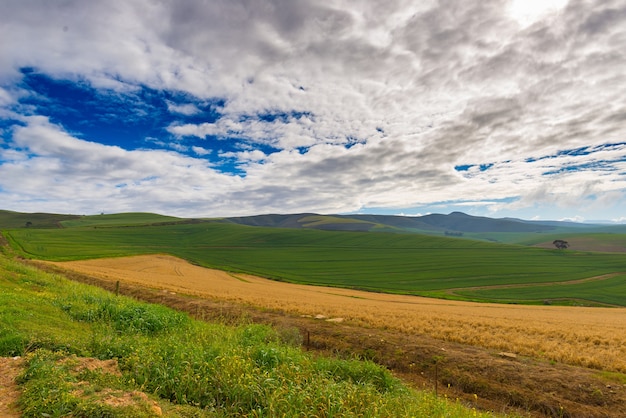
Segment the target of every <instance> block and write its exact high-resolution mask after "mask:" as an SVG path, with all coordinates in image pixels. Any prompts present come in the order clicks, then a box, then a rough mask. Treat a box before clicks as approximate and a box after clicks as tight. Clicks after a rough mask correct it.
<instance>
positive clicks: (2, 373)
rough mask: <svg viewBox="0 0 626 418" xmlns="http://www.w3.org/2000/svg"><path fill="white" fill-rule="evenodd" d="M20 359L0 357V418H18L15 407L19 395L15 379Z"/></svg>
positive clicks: (19, 368) (19, 370) (19, 367)
mask: <svg viewBox="0 0 626 418" xmlns="http://www.w3.org/2000/svg"><path fill="white" fill-rule="evenodd" d="M21 363H22V362H21V358H19V357H17V358H12V357H0V417H3V418H14V417H15V418H19V417H20V416H21V415H20V413H19V412H18V410H17V407H16V406H15V402H17V400H18V397H19V395H20V391H19V388H18V386H17V383H15V379H16V378H17V376H18V375H19V373H20V372H21Z"/></svg>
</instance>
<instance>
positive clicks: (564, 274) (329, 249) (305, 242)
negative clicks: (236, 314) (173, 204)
mask: <svg viewBox="0 0 626 418" xmlns="http://www.w3.org/2000/svg"><path fill="white" fill-rule="evenodd" d="M138 219H140V220H141V219H144V221H142V222H144V223H137V222H138V220H137V217H136V216H135V218H132V219H131V218H128V219H123V218H120V217H119V216H118V217H117V218H113V219H112V218H111V217H110V216H103V217H101V218H98V217H87V219H82V220H70V221H66V222H65V224H66V225H65V226H66V227H65V228H63V229H29V228H21V229H11V230H8V231H7V232H6V233H5V235H6V236H7V238H8V239H9V241H10V242H11V243H12V245H13V247H14V248H15V249H16V250H17V251H19V252H20V253H21V254H23V255H24V256H26V257H30V258H38V259H45V260H53V261H63V260H78V259H88V258H101V257H117V256H125V255H140V254H154V253H166V254H171V255H174V256H177V257H180V258H183V259H185V260H188V261H190V262H192V263H194V264H197V265H200V266H203V267H209V268H217V269H221V270H226V271H233V272H240V273H249V274H254V275H258V276H262V277H266V278H271V279H275V280H281V281H288V282H293V283H301V284H313V285H323V286H333V287H345V288H352V289H361V290H369V291H376V292H387V293H397V294H410V295H420V296H431V297H439V298H454V299H464V300H476V301H484V302H488V301H497V302H507V303H527V304H541V303H543V302H544V301H545V300H546V299H551V300H552V302H551V303H554V304H564V305H571V304H582V305H621V306H624V305H626V299H623V298H617V297H615V291H616V290H618V291H619V290H621V288H622V286H623V285H622V284H621V283H622V282H623V280H622V279H620V278H619V275H618V276H616V277H615V278H613V279H611V280H597V281H593V282H589V283H587V284H585V285H583V286H580V285H575V286H573V287H572V286H561V287H559V288H554V287H549V286H545V284H548V283H551V284H554V283H560V282H571V281H573V280H582V279H589V278H593V277H598V276H602V275H607V274H619V273H623V272H624V271H626V254H625V253H619V252H595V251H573V250H572V251H570V250H567V251H560V250H556V249H554V248H537V247H529V246H521V245H505V244H498V243H490V242H485V241H477V240H468V239H455V238H447V237H440V236H428V235H418V234H397V233H384V232H366V233H363V232H345V231H318V230H295V229H284V228H267V227H251V226H242V225H234V224H229V223H220V222H198V223H189V222H186V223H185V222H182V221H176V219H174V220H172V219H167V218H166V219H161V222H154V221H155V219H151V220H150V222H149V223H146V222H145V217H143V218H142V217H139V218H138ZM133 221H134V222H135V223H133ZM594 239H596V240H598V239H600V238H598V236H597V235H595V236H594ZM612 239H613V240H614V242H613V244H612V245H618V244H619V242H621V241H619V240H620V239H621V240H623V236H622V235H619V234H618V235H616V236H613V237H612ZM615 243H618V244H615ZM502 285H523V286H525V287H524V291H523V292H520V290H519V288H516V287H511V288H500V289H493V290H489V287H490V286H502ZM464 288H465V289H469V290H470V291H467V292H465V291H459V289H464ZM476 288H481V289H480V290H476ZM449 289H455V291H454V292H449V291H448V290H449ZM570 289H571V290H572V292H568V290H570ZM557 290H558V291H557Z"/></svg>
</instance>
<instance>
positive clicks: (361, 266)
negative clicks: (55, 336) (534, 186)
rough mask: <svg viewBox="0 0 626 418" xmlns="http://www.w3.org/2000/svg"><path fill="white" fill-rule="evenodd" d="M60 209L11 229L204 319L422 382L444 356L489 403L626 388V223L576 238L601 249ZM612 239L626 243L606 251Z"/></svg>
mask: <svg viewBox="0 0 626 418" xmlns="http://www.w3.org/2000/svg"><path fill="white" fill-rule="evenodd" d="M19 220H20V222H21V221H23V218H19ZM58 223H60V225H61V226H63V228H58V227H36V228H35V227H23V226H22V227H19V226H15V225H14V226H13V227H12V228H7V229H5V230H3V235H4V237H5V238H6V241H7V243H8V244H10V245H11V248H12V249H11V251H12V252H14V253H16V254H18V255H20V256H22V257H25V258H28V259H31V260H33V261H31V262H30V263H35V264H36V265H37V266H41V268H44V269H53V270H54V269H57V270H54V271H57V272H60V273H62V274H63V275H68V277H74V278H75V280H80V281H85V282H87V283H93V284H97V285H99V286H102V287H104V288H107V289H109V290H113V289H114V288H115V286H116V283H120V284H121V292H122V293H123V294H128V295H132V296H133V297H135V298H139V299H144V300H149V301H152V302H158V303H162V304H166V305H169V306H172V307H174V308H176V309H178V310H184V311H187V312H189V313H190V314H192V315H194V316H196V317H201V318H205V316H206V317H209V318H218V319H220V320H222V319H224V318H231V316H232V317H233V318H237V317H238V315H243V316H244V317H249V318H254V321H255V322H263V323H266V322H270V323H273V324H278V325H279V326H281V327H285V329H289V327H294V326H295V327H296V328H297V329H299V330H300V331H299V334H300V335H307V338H308V333H309V332H310V333H311V341H310V343H309V342H308V340H307V347H309V346H310V347H312V348H316V349H320V350H322V351H323V352H330V353H333V354H339V355H340V356H342V355H350V356H353V355H356V356H358V357H359V358H368V359H374V360H375V361H376V362H378V363H381V364H384V365H386V366H388V367H390V368H391V369H392V370H394V371H395V372H396V373H398V374H400V375H402V376H403V378H406V379H408V380H409V381H413V382H414V383H415V384H416V385H424V384H426V385H429V384H430V382H432V381H433V380H437V378H436V374H435V375H434V376H433V361H436V362H441V367H442V369H441V372H442V373H443V375H440V377H439V379H438V380H439V381H441V383H443V384H447V385H450V387H448V388H447V390H449V391H450V392H449V393H450V395H451V396H458V397H461V398H463V399H465V400H466V401H470V402H471V401H472V399H473V396H478V399H476V402H478V403H480V404H481V405H482V406H483V407H485V408H490V409H491V408H495V409H494V410H496V409H501V410H503V411H504V410H505V409H504V408H505V406H517V407H521V408H522V409H524V410H527V411H531V412H532V413H535V412H537V413H539V414H545V415H549V416H559V414H561V415H562V416H605V415H606V414H607V413H609V414H610V413H611V412H613V413H614V412H615V411H621V410H620V409H619V408H621V407H622V406H623V404H624V402H626V392H624V391H623V389H625V388H624V384H626V363H624V360H623V359H624V358H626V351H624V347H626V341H624V335H626V328H625V325H624V324H626V321H624V309H623V308H619V307H618V308H616V307H614V306H616V305H618V306H624V305H625V301H624V300H623V298H621V297H620V295H621V294H624V290H625V289H624V280H626V277H625V276H626V273H625V271H626V254H624V253H622V252H620V251H619V249H620V248H621V246H623V242H624V237H623V235H621V234H613V235H611V239H610V240H604V237H605V235H604V233H598V232H594V233H593V234H587V237H586V238H587V240H586V241H585V234H580V233H579V234H578V235H571V236H564V237H566V238H567V239H568V240H570V241H572V242H575V243H580V242H583V243H584V242H586V244H585V245H588V246H589V250H585V251H578V250H565V251H563V250H557V249H554V248H549V247H547V246H546V247H545V248H541V247H538V246H535V244H541V243H542V242H544V241H545V240H546V237H549V235H545V234H540V235H541V236H537V237H531V234H526V235H524V236H525V238H524V236H522V235H519V236H517V238H516V239H518V240H522V239H527V240H529V242H528V244H529V245H511V244H501V243H494V242H487V241H484V240H470V239H466V238H450V237H444V236H436V235H418V234H408V233H386V232H345V231H334V230H306V229H299V230H298V229H289V228H273V227H254V226H244V225H238V224H232V223H229V222H225V221H222V220H211V221H206V220H183V219H178V218H167V217H160V216H155V215H151V214H132V215H110V216H109V215H106V216H95V217H82V218H72V219H66V220H60V221H58ZM531 238H533V239H531ZM533 240H534V241H533ZM577 240H579V241H577ZM530 241H533V242H530ZM603 243H604V244H606V245H608V246H609V247H610V249H614V250H615V251H614V252H608V251H592V250H594V249H598V248H603V249H604V250H606V249H607V248H609V247H602V245H604V244H603ZM531 244H532V245H531ZM601 244H602V245H601ZM39 260H44V261H39ZM13 268H15V267H13ZM17 270H19V269H17ZM12 274H13V273H11V275H12ZM310 285H314V286H310ZM422 296H435V297H436V298H437V299H433V298H424V297H422ZM450 299H457V300H450ZM470 301H481V302H483V303H480V304H476V303H473V302H470ZM487 302H498V303H487ZM525 305H526V306H525ZM527 305H535V306H527ZM551 305H552V306H551ZM554 305H575V306H554ZM581 305H582V306H581ZM590 306H594V307H590ZM603 306H605V307H603ZM608 306H611V307H608ZM234 312H240V313H239V314H235V313H234ZM207 315H208V316H207ZM314 318H322V319H324V320H321V319H320V320H316V319H314ZM76 326H79V325H78V324H72V327H76ZM64 338H66V337H64ZM498 353H501V354H502V355H503V356H505V357H501V354H498ZM490 402H491V403H490ZM493 402H495V403H493ZM563 408H564V409H563ZM616 408H617V409H616ZM581 411H584V413H581ZM576 413H579V415H576ZM596 414H597V415H596Z"/></svg>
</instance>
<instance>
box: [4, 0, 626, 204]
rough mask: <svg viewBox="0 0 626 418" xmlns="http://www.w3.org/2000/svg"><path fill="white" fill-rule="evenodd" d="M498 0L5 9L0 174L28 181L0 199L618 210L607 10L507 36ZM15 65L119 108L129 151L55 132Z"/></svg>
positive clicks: (624, 156)
mask: <svg viewBox="0 0 626 418" xmlns="http://www.w3.org/2000/svg"><path fill="white" fill-rule="evenodd" d="M526 3H527V2H526ZM526 3H525V4H526ZM510 4H511V3H510V2H508V1H504V0H493V1H487V2H459V1H453V0H441V1H438V2H435V1H432V2H418V3H415V2H407V1H401V0H394V1H389V2H385V3H384V4H383V3H378V2H367V1H363V2H357V3H353V2H334V3H328V2H319V1H313V0H310V1H299V2H289V1H279V0H273V1H271V0H260V1H255V2H246V1H239V0H215V1H211V2H202V1H195V0H192V1H186V2H183V3H181V2H175V1H170V0H164V1H160V2H152V1H148V0H133V1H121V0H111V1H108V2H106V3H98V2H79V1H67V2H63V3H54V4H52V3H48V2H37V1H34V0H27V1H23V0H20V1H18V0H7V1H4V2H2V4H0V37H1V38H2V39H5V40H7V42H4V43H3V44H2V46H0V58H1V61H0V62H2V64H1V65H0V118H2V119H3V120H4V123H3V124H0V129H2V131H1V132H2V141H3V143H2V144H0V145H2V148H0V149H1V152H2V159H0V172H1V173H2V174H3V176H2V178H3V179H7V178H11V179H13V178H18V177H16V176H22V177H24V176H26V173H28V172H30V175H29V176H28V177H29V178H28V179H26V178H25V179H21V177H20V180H19V182H9V181H8V180H4V181H2V180H0V182H2V186H1V187H2V190H3V191H5V192H6V193H10V196H11V197H10V199H12V200H11V202H13V203H12V204H13V207H15V208H19V207H22V206H21V205H28V207H32V208H34V207H36V203H35V202H36V198H35V196H36V194H37V191H38V188H39V189H40V190H39V193H42V194H45V195H46V196H47V197H46V199H48V200H49V201H50V202H57V203H55V204H57V205H63V204H65V203H63V202H64V201H63V200H62V199H61V197H60V196H61V195H62V192H69V190H71V188H72V187H73V188H75V189H77V190H81V191H84V193H85V196H89V197H88V198H86V201H88V202H89V205H90V206H99V205H100V206H101V205H102V204H103V203H99V202H118V201H119V202H123V203H119V204H118V205H119V206H120V207H121V208H122V207H123V208H133V209H134V210H136V209H141V210H148V208H141V207H140V206H141V205H143V204H146V205H150V206H151V207H152V208H155V209H156V210H158V211H161V212H164V211H168V212H169V213H172V212H176V213H181V214H182V213H188V212H189V213H192V212H193V213H194V214H198V213H200V214H201V212H204V214H205V215H211V214H215V213H220V214H230V213H233V214H234V213H235V212H236V213H240V214H244V213H247V214H250V213H259V212H270V211H280V212H290V211H322V212H325V211H344V212H347V211H358V210H362V209H363V208H370V207H378V208H398V209H399V210H400V209H404V208H406V210H404V212H407V213H409V212H411V210H410V208H413V207H417V206H420V205H427V204H437V203H438V202H467V203H466V204H469V202H495V203H494V204H490V205H489V206H488V207H489V210H490V211H493V212H494V213H498V211H505V210H509V211H513V210H520V209H523V208H535V207H548V206H553V207H558V208H565V207H568V208H572V210H581V211H582V210H583V209H582V208H583V207H584V208H593V210H595V211H597V212H598V213H602V211H603V210H602V209H601V207H600V206H601V204H600V202H602V204H608V205H611V207H612V208H613V210H614V211H617V210H618V208H619V206H620V205H621V204H623V203H625V202H624V193H623V191H624V190H625V189H626V187H625V186H626V185H625V184H624V178H625V176H624V174H625V173H626V167H625V166H624V161H626V153H625V152H624V147H623V145H620V144H623V142H624V137H625V134H626V125H625V124H624V116H623V115H624V114H626V74H625V73H624V72H623V70H622V69H623V68H626V56H625V55H624V54H623V52H622V51H623V50H626V36H625V33H626V25H624V22H625V21H626V11H625V10H626V9H625V8H624V5H623V2H621V1H618V0H608V1H591V0H589V1H587V0H585V1H583V0H571V1H569V2H568V3H567V4H566V5H565V4H563V5H561V6H560V7H559V8H558V10H553V11H551V12H550V13H539V14H536V15H535V16H534V17H533V21H532V22H530V23H529V22H526V23H524V24H522V25H520V24H518V23H517V22H516V21H515V17H514V16H511V10H510ZM526 6H528V4H526ZM24 68H31V69H35V70H36V71H37V72H39V73H41V74H45V75H46V76H48V77H50V78H51V79H54V80H64V81H67V83H71V84H73V85H76V86H87V87H88V88H89V89H93V90H95V91H97V92H98V94H99V97H101V98H102V100H103V102H105V101H106V102H107V103H109V104H110V105H111V106H112V107H113V108H114V109H115V108H117V110H118V111H117V112H114V111H111V112H103V114H102V118H105V117H107V116H108V117H111V118H112V119H111V120H112V121H113V122H114V124H115V125H116V126H120V127H128V126H135V127H136V126H140V127H141V128H142V129H137V135H140V136H141V138H139V139H137V140H136V141H135V143H133V146H129V145H128V144H123V143H121V142H117V143H116V142H115V135H113V134H111V135H110V136H109V137H107V140H108V141H109V142H107V143H108V144H109V145H110V144H116V145H117V146H105V145H104V144H101V143H98V142H105V141H104V140H103V139H102V138H101V136H102V131H98V130H97V129H96V128H97V127H96V128H94V130H93V131H89V130H88V129H86V128H84V127H85V126H86V125H88V123H90V121H87V120H84V121H83V122H82V125H79V124H77V125H76V126H72V127H71V128H68V127H67V126H65V124H64V122H63V121H62V120H61V119H60V118H61V116H58V118H55V117H53V116H51V114H48V113H45V112H44V108H45V107H44V106H42V105H41V103H39V102H37V101H36V100H35V99H34V98H32V97H31V99H30V101H29V100H26V99H24V97H25V96H24V95H25V94H26V95H27V94H28V91H24V88H25V87H24V86H22V87H20V82H22V81H23V80H24V77H25V75H24V73H23V71H24ZM38 99H39V100H46V99H49V97H44V95H42V96H41V97H39V98H38ZM157 102H158V103H160V105H159V106H161V107H159V106H157V104H156V103H157ZM207 109H210V112H209V111H207ZM67 112H68V113H69V110H68V111H67ZM159 112H161V113H159ZM68 117H69V116H68ZM118 121H119V123H117V122H118ZM136 121H143V123H144V124H143V125H140V124H138V123H137V122H136ZM147 121H149V122H150V123H149V124H151V125H150V129H148V128H145V129H143V128H144V127H145V126H148V125H149V124H148V122H147ZM100 122H102V121H100ZM93 123H94V124H95V123H96V122H93ZM133 123H134V124H135V125H133ZM83 128H84V129H83ZM127 131H128V129H127ZM144 131H145V132H144ZM116 132H118V133H119V131H116ZM147 137H148V138H152V139H148V141H146V140H145V139H146V138H147ZM120 141H121V140H120ZM137 144H142V145H141V146H150V147H153V148H161V149H153V150H148V149H139V148H140V147H139V146H138V145H137ZM580 149H585V150H587V151H585V152H580V153H578V154H576V153H574V154H567V151H571V150H580ZM455 167H457V169H455ZM458 167H466V169H465V170H459V169H458ZM7 176H10V177H7ZM13 183H15V184H16V185H13ZM17 184H19V187H18V186H17ZM48 184H49V185H50V186H49V187H48V186H47V185H48ZM120 184H123V185H125V186H123V187H122V186H119V187H116V185H120ZM131 189H132V192H131ZM73 195H77V194H76V193H73ZM2 196H3V197H4V195H2ZM99 196H100V197H99ZM133 196H136V197H135V198H134V199H135V200H133ZM168 197H169V198H170V199H168ZM26 202H28V203H26ZM51 205H52V203H51ZM484 205H485V203H483V206H484ZM84 206H85V205H83V206H81V208H84ZM476 206H477V204H476V205H474V207H476ZM62 207H63V208H66V209H67V210H69V211H71V212H73V211H74V210H73V209H71V203H69V202H68V203H67V204H66V206H62ZM83 210H84V209H83ZM98 210H100V209H98ZM585 210H586V209H585ZM589 210H592V209H589Z"/></svg>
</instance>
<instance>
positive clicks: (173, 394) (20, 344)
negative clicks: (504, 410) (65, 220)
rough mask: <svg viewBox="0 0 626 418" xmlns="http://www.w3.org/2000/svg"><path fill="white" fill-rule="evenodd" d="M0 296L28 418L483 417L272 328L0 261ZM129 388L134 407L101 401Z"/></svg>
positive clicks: (0, 344) (3, 334)
mask: <svg viewBox="0 0 626 418" xmlns="http://www.w3.org/2000/svg"><path fill="white" fill-rule="evenodd" d="M0 290H1V293H0V295H1V297H2V298H3V300H2V301H3V303H2V304H1V305H0V307H1V308H0V324H1V325H0V327H1V328H0V355H3V356H7V355H11V356H14V355H22V356H25V358H26V362H25V364H26V366H25V371H24V373H23V374H22V376H21V378H20V384H21V385H22V387H23V389H24V393H23V395H22V398H21V401H20V405H21V408H22V411H23V414H24V416H26V417H35V416H37V417H40V416H55V417H56V416H58V417H60V416H67V415H72V416H90V417H92V416H93V417H122V416H139V417H141V416H153V415H155V414H157V412H156V411H155V409H154V407H153V404H152V403H151V402H158V404H159V405H160V408H161V409H160V411H162V412H163V414H164V415H165V416H210V417H227V416H241V417H277V416H288V417H298V416H300V417H311V416H318V417H397V416H403V417H404V416H406V417H408V416H419V417H423V416H454V417H457V416H458V417H465V416H490V415H489V414H482V413H480V414H479V413H477V412H476V411H475V410H471V409H468V408H466V407H464V406H463V405H460V404H458V403H455V402H449V401H446V400H443V399H437V398H435V397H434V396H433V395H432V394H430V393H427V392H415V391H412V390H410V389H408V388H407V387H406V386H404V385H403V384H402V383H401V382H400V381H399V380H398V379H396V378H394V377H393V376H392V375H391V374H390V373H389V372H388V371H387V370H386V369H384V368H381V367H380V366H377V365H376V364H374V363H372V362H368V361H359V360H357V359H335V358H318V357H315V356H312V355H310V354H309V353H307V352H303V351H302V350H300V347H298V346H296V345H293V344H289V343H288V342H287V341H286V340H291V341H293V340H294V339H293V338H285V336H283V335H281V334H280V333H279V332H277V331H276V330H275V329H273V328H271V327H269V326H262V325H252V324H249V323H245V322H243V323H241V324H239V325H237V326H226V325H224V324H218V323H212V324H208V323H203V322H198V321H194V320H192V319H191V318H189V317H188V316H187V315H185V314H182V313H179V312H175V311H172V310H170V309H167V308H164V307H162V306H159V305H149V304H144V303H139V302H137V301H135V300H132V299H129V298H126V297H116V296H114V295H112V294H110V293H107V292H105V291H103V290H101V289H96V288H91V287H88V286H85V285H80V284H77V283H73V282H70V281H68V280H66V279H64V278H63V277H61V276H58V275H51V274H47V273H43V272H41V271H38V270H36V269H34V268H31V267H25V266H22V265H21V264H20V263H18V262H17V261H14V260H11V259H9V258H7V257H5V256H4V255H0ZM82 357H94V358H98V359H101V360H107V359H115V360H116V361H117V363H118V364H119V371H120V372H121V374H119V375H118V374H113V375H112V374H110V373H108V374H107V373H106V372H104V371H84V370H83V371H81V370H78V369H76V367H74V366H73V364H75V363H76V362H77V361H78V360H76V359H78V358H82ZM124 393H126V394H129V393H130V394H134V395H133V396H134V398H136V399H135V401H133V402H131V403H126V404H124V405H117V404H115V403H111V402H105V401H104V400H105V399H110V398H111V397H112V396H118V397H123V394H124ZM138 393H147V394H148V395H149V396H150V397H151V398H150V399H148V400H147V398H145V397H141V396H139V395H137V394H138ZM144 396H145V395H144Z"/></svg>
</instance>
